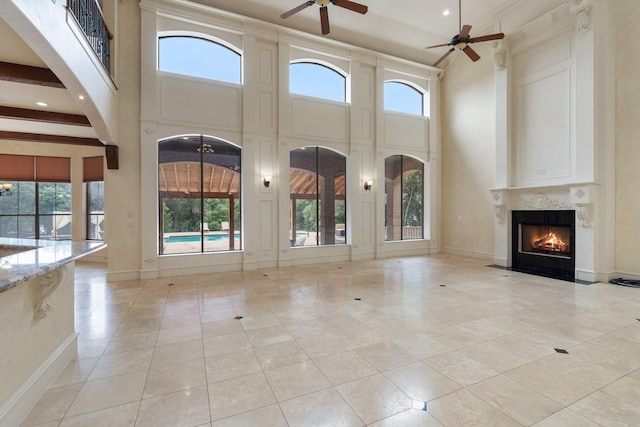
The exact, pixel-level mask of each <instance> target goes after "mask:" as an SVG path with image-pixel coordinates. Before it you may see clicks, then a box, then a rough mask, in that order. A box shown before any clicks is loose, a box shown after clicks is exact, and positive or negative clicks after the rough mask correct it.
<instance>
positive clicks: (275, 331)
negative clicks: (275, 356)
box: [246, 326, 293, 347]
mask: <svg viewBox="0 0 640 427" xmlns="http://www.w3.org/2000/svg"><path fill="white" fill-rule="evenodd" d="M246 334H247V338H249V342H250V343H251V345H252V346H253V347H263V346H265V345H273V344H278V343H281V342H286V341H293V337H292V336H291V335H290V334H289V331H287V330H286V329H285V328H284V326H270V327H266V328H261V329H252V330H249V331H247V332H246Z"/></svg>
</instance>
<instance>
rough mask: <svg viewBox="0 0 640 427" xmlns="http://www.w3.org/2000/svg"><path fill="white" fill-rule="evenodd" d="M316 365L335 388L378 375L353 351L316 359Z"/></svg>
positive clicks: (374, 369) (371, 366)
mask: <svg viewBox="0 0 640 427" xmlns="http://www.w3.org/2000/svg"><path fill="white" fill-rule="evenodd" d="M315 363H316V365H317V366H318V368H320V370H321V371H322V373H323V374H324V375H325V376H326V377H327V378H328V379H329V381H331V384H333V385H334V386H335V385H338V384H344V383H347V382H350V381H354V380H357V379H360V378H364V377H368V376H370V375H374V374H377V373H378V370H377V369H376V368H374V367H373V365H371V364H370V363H369V362H367V361H366V360H365V359H363V358H362V357H361V356H360V355H359V354H358V353H356V352H355V351H353V350H352V351H347V352H345V353H338V354H333V355H331V356H326V357H321V358H319V359H315Z"/></svg>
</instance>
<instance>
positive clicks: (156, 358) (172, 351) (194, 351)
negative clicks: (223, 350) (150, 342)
mask: <svg viewBox="0 0 640 427" xmlns="http://www.w3.org/2000/svg"><path fill="white" fill-rule="evenodd" d="M203 358H204V349H203V342H202V340H193V341H184V342H179V343H175V344H168V345H160V346H157V347H156V348H155V350H154V352H153V357H152V358H151V368H157V367H160V366H163V365H169V364H171V363H177V362H186V361H188V360H194V359H203Z"/></svg>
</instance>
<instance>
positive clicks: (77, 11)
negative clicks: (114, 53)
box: [67, 0, 113, 73]
mask: <svg viewBox="0 0 640 427" xmlns="http://www.w3.org/2000/svg"><path fill="white" fill-rule="evenodd" d="M67 7H68V8H69V10H70V11H71V13H72V14H73V16H74V17H75V18H76V21H77V22H78V25H80V28H82V30H83V31H84V34H85V35H86V36H87V40H88V41H89V44H90V45H91V47H92V48H93V50H94V52H95V53H96V55H98V58H99V59H100V62H102V65H104V67H105V68H106V69H107V71H108V72H109V73H111V54H110V43H109V42H110V40H112V39H113V34H112V33H111V31H109V28H107V24H106V22H105V20H104V15H103V14H102V9H101V8H100V5H99V4H98V0H68V2H67Z"/></svg>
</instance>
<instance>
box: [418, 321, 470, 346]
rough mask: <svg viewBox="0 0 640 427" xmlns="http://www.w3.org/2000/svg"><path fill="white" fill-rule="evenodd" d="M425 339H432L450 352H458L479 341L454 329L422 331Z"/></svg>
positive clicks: (438, 328) (466, 333)
mask: <svg viewBox="0 0 640 427" xmlns="http://www.w3.org/2000/svg"><path fill="white" fill-rule="evenodd" d="M423 332H424V334H425V335H427V337H429V338H432V339H434V340H436V341H438V342H440V343H442V344H443V345H446V346H447V347H449V348H450V349H451V350H458V349H461V348H464V347H470V346H472V345H475V344H478V343H479V342H480V340H479V339H478V338H476V337H474V336H473V335H471V334H470V333H468V332H465V331H463V330H461V329H457V328H455V327H445V328H440V327H437V328H433V329H428V330H424V331H423Z"/></svg>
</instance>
